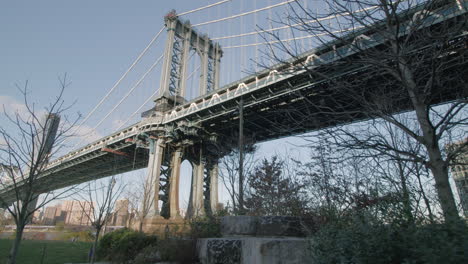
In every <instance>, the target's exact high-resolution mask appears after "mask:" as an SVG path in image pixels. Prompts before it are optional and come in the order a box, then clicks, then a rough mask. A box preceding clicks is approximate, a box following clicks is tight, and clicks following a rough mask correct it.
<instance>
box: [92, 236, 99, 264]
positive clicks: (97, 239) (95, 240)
mask: <svg viewBox="0 0 468 264" xmlns="http://www.w3.org/2000/svg"><path fill="white" fill-rule="evenodd" d="M100 233H101V228H96V238H94V243H93V249H92V252H91V264H94V261H95V260H96V248H97V243H98V241H99V235H100Z"/></svg>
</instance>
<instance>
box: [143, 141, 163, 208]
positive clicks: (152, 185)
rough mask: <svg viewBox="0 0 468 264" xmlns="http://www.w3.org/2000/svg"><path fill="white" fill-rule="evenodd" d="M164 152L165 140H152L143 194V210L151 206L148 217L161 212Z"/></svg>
mask: <svg viewBox="0 0 468 264" xmlns="http://www.w3.org/2000/svg"><path fill="white" fill-rule="evenodd" d="M163 153H164V140H163V139H158V140H156V141H155V140H151V141H150V152H149V160H148V175H147V178H146V181H147V182H146V187H147V188H145V190H144V192H149V193H144V194H143V201H142V202H143V205H142V206H143V210H146V209H147V208H148V207H150V209H149V212H148V217H158V216H160V214H159V181H160V176H161V165H162V160H163Z"/></svg>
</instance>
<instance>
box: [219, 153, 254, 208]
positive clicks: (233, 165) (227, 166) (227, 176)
mask: <svg viewBox="0 0 468 264" xmlns="http://www.w3.org/2000/svg"><path fill="white" fill-rule="evenodd" d="M243 164H244V168H243V170H244V174H245V175H249V174H250V173H251V171H252V169H253V167H254V165H255V147H253V146H250V147H248V151H247V153H245V152H244V158H243ZM219 175H220V178H221V180H222V181H223V184H224V187H226V190H227V191H228V193H229V201H230V203H231V206H232V211H233V213H234V214H238V213H239V193H238V190H239V187H238V186H239V151H238V149H234V150H233V151H232V152H231V153H230V154H228V155H226V156H224V157H223V158H222V159H221V160H220V168H219ZM243 189H244V190H247V189H248V181H244V188H243Z"/></svg>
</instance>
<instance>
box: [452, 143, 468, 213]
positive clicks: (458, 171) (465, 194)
mask: <svg viewBox="0 0 468 264" xmlns="http://www.w3.org/2000/svg"><path fill="white" fill-rule="evenodd" d="M467 141H468V138H466V139H465V140H464V141H461V142H457V143H454V144H451V145H449V146H448V150H449V151H453V149H454V147H459V146H461V144H466V142H467ZM451 172H452V177H453V180H454V181H455V186H456V187H457V191H458V196H459V197H460V202H461V205H462V208H463V214H464V215H465V217H468V146H466V145H465V148H464V149H463V150H462V152H461V154H460V155H459V156H458V158H457V160H456V164H455V165H453V166H451Z"/></svg>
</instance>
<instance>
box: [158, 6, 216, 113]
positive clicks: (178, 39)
mask: <svg viewBox="0 0 468 264" xmlns="http://www.w3.org/2000/svg"><path fill="white" fill-rule="evenodd" d="M164 22H165V25H166V28H167V39H166V46H165V49H164V62H163V66H162V71H161V80H160V83H159V94H158V96H157V97H156V98H155V102H156V104H158V103H159V102H160V101H161V98H165V99H166V100H170V101H171V103H173V105H172V106H175V105H177V104H181V103H184V102H185V101H186V93H187V77H188V74H190V73H189V72H188V63H189V59H190V52H191V51H195V54H197V55H198V57H199V59H200V69H199V70H200V79H199V83H198V93H199V95H200V96H202V95H205V94H207V93H210V92H211V91H214V90H216V89H217V88H219V74H220V60H221V57H222V56H223V51H222V49H221V46H220V45H219V44H218V43H215V42H213V41H212V40H211V39H210V38H208V36H207V35H202V34H199V33H198V32H197V31H196V30H195V29H193V28H192V26H191V24H190V23H189V22H188V21H182V20H180V19H179V17H178V16H177V14H176V12H175V11H174V10H173V11H171V12H169V13H168V14H167V15H166V16H165V17H164ZM163 103H164V102H163Z"/></svg>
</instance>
